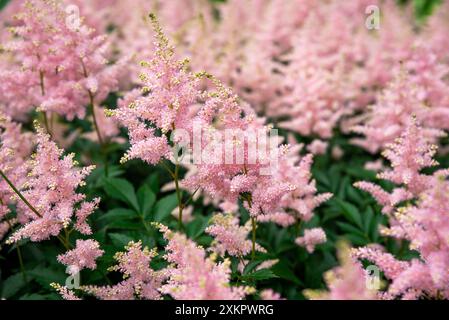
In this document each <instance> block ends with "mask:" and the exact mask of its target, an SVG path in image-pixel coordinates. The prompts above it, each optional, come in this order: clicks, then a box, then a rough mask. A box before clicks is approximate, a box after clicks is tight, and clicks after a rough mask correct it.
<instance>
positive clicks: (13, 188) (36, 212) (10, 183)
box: [0, 170, 42, 218]
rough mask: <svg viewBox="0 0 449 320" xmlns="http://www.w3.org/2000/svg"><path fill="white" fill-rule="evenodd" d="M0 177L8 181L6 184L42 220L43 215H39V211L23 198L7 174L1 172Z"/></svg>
mask: <svg viewBox="0 0 449 320" xmlns="http://www.w3.org/2000/svg"><path fill="white" fill-rule="evenodd" d="M0 176H2V178H3V179H4V180H5V181H6V183H7V184H8V185H9V186H10V187H11V189H12V190H13V191H14V192H15V194H17V195H18V196H19V198H20V199H21V200H22V201H23V202H24V203H25V204H26V205H27V206H28V208H30V210H31V211H33V213H34V214H36V215H37V216H38V217H39V218H42V215H41V214H40V213H39V211H37V210H36V208H34V207H33V206H32V205H31V204H30V203H29V202H28V200H27V199H25V197H24V196H23V194H22V193H21V192H20V191H19V190H18V189H17V188H16V187H15V186H14V184H13V183H12V182H11V181H10V180H9V179H8V177H7V176H6V175H5V173H4V172H3V171H2V170H0Z"/></svg>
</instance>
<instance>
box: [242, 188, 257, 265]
mask: <svg viewBox="0 0 449 320" xmlns="http://www.w3.org/2000/svg"><path fill="white" fill-rule="evenodd" d="M245 200H246V202H247V203H248V206H249V208H250V209H251V207H252V198H251V195H248V196H247V197H246V198H245ZM251 227H252V232H251V234H252V237H251V242H252V250H251V260H254V259H255V258H256V229H257V222H256V218H254V217H251Z"/></svg>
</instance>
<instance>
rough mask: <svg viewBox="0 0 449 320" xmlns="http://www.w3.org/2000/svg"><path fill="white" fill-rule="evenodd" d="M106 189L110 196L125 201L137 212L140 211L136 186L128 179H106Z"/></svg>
mask: <svg viewBox="0 0 449 320" xmlns="http://www.w3.org/2000/svg"><path fill="white" fill-rule="evenodd" d="M104 190H105V191H106V193H107V194H108V195H109V196H110V197H112V198H114V199H117V200H120V201H123V202H125V203H127V204H129V205H130V206H131V207H132V208H133V209H134V210H136V211H137V212H138V211H139V204H138V202H137V197H136V193H135V191H134V187H133V185H132V184H131V183H129V182H128V181H126V180H124V179H118V178H109V179H105V185H104Z"/></svg>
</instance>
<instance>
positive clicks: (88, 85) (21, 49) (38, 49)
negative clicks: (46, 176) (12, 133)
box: [0, 0, 120, 120]
mask: <svg viewBox="0 0 449 320" xmlns="http://www.w3.org/2000/svg"><path fill="white" fill-rule="evenodd" d="M15 17H16V19H17V24H16V25H15V26H13V27H11V28H10V31H11V32H12V34H13V37H12V38H11V39H10V40H9V41H7V42H6V43H5V44H3V50H4V51H6V53H5V54H7V55H10V56H11V58H10V59H11V60H12V61H11V62H10V63H9V64H8V65H7V68H5V69H2V71H1V72H0V84H1V92H2V98H3V99H4V101H7V102H8V103H7V105H6V106H5V109H4V112H5V113H8V114H11V115H12V116H14V117H23V115H24V113H27V112H29V111H31V110H32V108H33V107H37V108H39V109H40V110H42V111H44V112H55V113H57V114H59V115H61V116H64V117H65V118H67V119H68V120H71V119H73V118H74V117H79V118H83V117H84V116H85V114H86V106H87V105H88V104H91V103H93V102H97V103H98V102H101V101H102V100H103V99H105V98H106V96H107V95H108V94H109V92H111V91H112V90H116V89H117V84H118V83H117V80H116V79H117V75H118V73H117V72H118V70H119V68H120V65H119V64H115V65H113V66H108V64H107V63H108V61H107V59H106V56H107V42H106V37H105V36H103V35H96V34H95V33H94V30H93V29H92V28H90V27H88V26H87V25H84V24H83V23H82V20H81V18H80V22H78V23H77V22H76V21H74V22H72V23H71V22H70V21H69V20H68V19H69V17H68V14H67V13H66V11H65V10H64V7H63V3H62V2H60V1H55V0H28V1H26V2H24V4H23V7H22V8H21V11H20V12H19V13H18V14H16V16H15Z"/></svg>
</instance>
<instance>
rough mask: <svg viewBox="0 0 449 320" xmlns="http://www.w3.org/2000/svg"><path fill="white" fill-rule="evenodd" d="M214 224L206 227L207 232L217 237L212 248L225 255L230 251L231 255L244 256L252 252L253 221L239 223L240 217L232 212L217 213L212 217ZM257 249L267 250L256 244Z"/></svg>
mask: <svg viewBox="0 0 449 320" xmlns="http://www.w3.org/2000/svg"><path fill="white" fill-rule="evenodd" d="M211 223H212V225H211V226H209V227H207V228H206V233H208V234H210V235H211V236H213V237H214V238H215V241H214V244H212V247H211V250H212V251H214V252H216V253H217V254H219V255H220V256H224V255H225V253H228V254H229V255H230V256H235V257H243V256H246V255H247V254H248V253H250V252H251V246H252V243H251V240H248V234H249V233H250V231H251V222H250V221H248V222H247V223H246V224H245V225H244V226H240V225H239V219H238V218H237V217H235V216H233V215H232V214H221V213H217V214H215V215H214V216H213V217H212V220H211ZM256 250H258V251H261V252H265V250H264V249H263V248H262V247H261V246H260V245H258V244H256Z"/></svg>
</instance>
